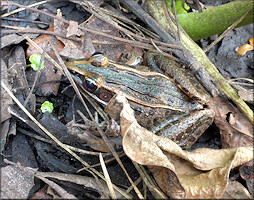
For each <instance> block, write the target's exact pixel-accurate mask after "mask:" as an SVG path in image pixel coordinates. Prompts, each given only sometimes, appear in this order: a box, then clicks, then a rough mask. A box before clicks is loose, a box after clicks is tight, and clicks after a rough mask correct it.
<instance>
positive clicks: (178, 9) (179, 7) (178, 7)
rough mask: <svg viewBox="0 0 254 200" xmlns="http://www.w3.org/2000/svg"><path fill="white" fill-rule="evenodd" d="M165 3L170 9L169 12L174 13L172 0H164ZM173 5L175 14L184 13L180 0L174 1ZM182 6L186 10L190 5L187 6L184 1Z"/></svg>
mask: <svg viewBox="0 0 254 200" xmlns="http://www.w3.org/2000/svg"><path fill="white" fill-rule="evenodd" d="M166 5H167V7H168V8H169V9H170V10H171V12H172V13H174V10H173V4H172V1H171V0H166ZM175 7H176V13H177V14H186V13H187V11H186V10H184V8H183V7H182V1H179V0H177V1H175ZM184 7H185V8H186V9H187V10H189V9H190V7H189V6H188V4H187V3H184Z"/></svg>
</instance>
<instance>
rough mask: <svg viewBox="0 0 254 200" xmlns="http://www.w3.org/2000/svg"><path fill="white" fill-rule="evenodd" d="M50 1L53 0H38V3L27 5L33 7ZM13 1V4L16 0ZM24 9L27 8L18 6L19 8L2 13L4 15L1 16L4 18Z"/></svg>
mask: <svg viewBox="0 0 254 200" xmlns="http://www.w3.org/2000/svg"><path fill="white" fill-rule="evenodd" d="M48 1H51V0H46V1H41V2H37V3H34V4H31V5H29V6H27V7H29V8H31V7H34V6H38V5H41V4H44V3H47V2H48ZM11 3H12V4H13V5H15V3H14V2H11ZM23 10H25V8H18V9H16V10H13V11H11V12H8V13H5V14H2V15H1V16H0V18H4V17H7V16H9V15H13V14H15V13H18V12H20V11H23Z"/></svg>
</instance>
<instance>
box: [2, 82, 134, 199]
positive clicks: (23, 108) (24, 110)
mask: <svg viewBox="0 0 254 200" xmlns="http://www.w3.org/2000/svg"><path fill="white" fill-rule="evenodd" d="M1 86H2V87H3V88H4V90H5V91H6V92H7V93H8V94H9V95H10V96H11V98H12V99H13V100H14V101H15V103H16V104H18V106H19V107H20V108H21V109H22V111H23V112H25V114H26V115H27V116H28V117H29V118H30V119H31V120H32V121H33V122H34V123H35V124H36V125H37V126H39V127H40V129H41V130H43V131H44V132H45V133H46V134H47V135H48V136H49V137H50V138H51V139H52V140H54V141H55V142H56V144H58V145H59V146H60V147H62V148H63V149H64V150H65V151H67V152H68V153H69V154H71V155H72V156H73V157H74V158H76V159H77V160H78V161H79V162H81V163H82V164H83V165H84V166H90V165H89V164H88V163H87V162H85V161H84V160H82V159H81V158H80V157H79V156H78V155H77V154H75V153H74V152H73V151H72V150H70V149H69V148H68V147H67V146H66V145H64V144H63V143H62V142H61V141H59V140H58V139H57V138H56V137H55V136H54V135H52V134H51V133H50V132H49V131H48V130H47V129H45V128H44V126H42V125H41V124H40V123H39V122H38V121H37V120H36V119H35V118H34V117H33V116H32V115H31V114H30V113H29V112H28V110H27V109H26V108H25V107H24V106H23V105H22V104H21V103H20V101H19V100H18V99H17V98H16V97H15V96H14V94H13V93H12V92H11V91H10V90H9V88H8V87H7V86H6V85H5V84H4V83H3V82H2V81H1ZM87 171H88V172H90V173H91V174H93V173H95V174H96V175H97V176H99V177H100V178H102V179H103V180H105V178H104V176H103V175H102V174H101V173H100V172H98V171H97V170H95V169H94V168H91V169H87ZM114 188H115V189H116V190H117V191H118V192H120V193H121V194H123V195H124V197H126V198H130V197H129V196H128V195H126V194H125V193H123V192H122V191H121V189H119V188H118V187H117V186H115V185H114Z"/></svg>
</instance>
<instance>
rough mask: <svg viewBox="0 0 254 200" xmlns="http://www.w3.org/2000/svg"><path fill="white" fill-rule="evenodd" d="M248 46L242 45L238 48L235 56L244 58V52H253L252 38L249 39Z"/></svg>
mask: <svg viewBox="0 0 254 200" xmlns="http://www.w3.org/2000/svg"><path fill="white" fill-rule="evenodd" d="M249 43H250V44H244V45H242V46H241V47H239V48H238V50H237V52H236V53H237V54H238V55H240V56H244V55H245V54H246V52H248V51H251V50H253V37H252V38H250V39H249Z"/></svg>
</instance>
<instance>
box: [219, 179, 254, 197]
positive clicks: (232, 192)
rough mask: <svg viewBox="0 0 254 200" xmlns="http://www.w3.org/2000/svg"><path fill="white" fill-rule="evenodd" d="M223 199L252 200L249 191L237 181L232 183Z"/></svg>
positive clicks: (230, 182)
mask: <svg viewBox="0 0 254 200" xmlns="http://www.w3.org/2000/svg"><path fill="white" fill-rule="evenodd" d="M222 199H252V197H251V195H250V193H249V192H248V190H247V189H246V188H245V187H244V186H243V185H242V184H241V183H239V182H237V181H230V180H229V184H228V187H227V189H226V192H225V193H224V195H223V196H222Z"/></svg>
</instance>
